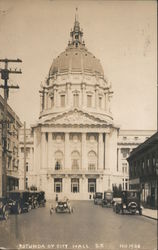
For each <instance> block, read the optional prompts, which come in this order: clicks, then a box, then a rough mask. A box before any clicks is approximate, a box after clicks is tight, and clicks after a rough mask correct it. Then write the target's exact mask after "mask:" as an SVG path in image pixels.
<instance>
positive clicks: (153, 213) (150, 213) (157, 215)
mask: <svg viewBox="0 0 158 250" xmlns="http://www.w3.org/2000/svg"><path fill="white" fill-rule="evenodd" d="M142 215H143V216H145V217H148V218H151V219H154V220H158V210H156V209H155V210H154V209H149V208H143V210H142Z"/></svg>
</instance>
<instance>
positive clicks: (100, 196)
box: [93, 192, 103, 205]
mask: <svg viewBox="0 0 158 250" xmlns="http://www.w3.org/2000/svg"><path fill="white" fill-rule="evenodd" d="M93 198H94V204H95V205H102V199H103V193H101V192H96V193H95V194H94V197H93Z"/></svg>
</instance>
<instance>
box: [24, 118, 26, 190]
mask: <svg viewBox="0 0 158 250" xmlns="http://www.w3.org/2000/svg"><path fill="white" fill-rule="evenodd" d="M25 189H26V122H24V190H25Z"/></svg>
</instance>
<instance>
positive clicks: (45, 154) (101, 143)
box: [39, 132, 109, 170]
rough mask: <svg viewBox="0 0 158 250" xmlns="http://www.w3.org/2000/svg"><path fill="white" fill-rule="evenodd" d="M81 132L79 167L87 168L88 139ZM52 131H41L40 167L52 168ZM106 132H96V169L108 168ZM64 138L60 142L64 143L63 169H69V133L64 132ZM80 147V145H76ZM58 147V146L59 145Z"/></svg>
mask: <svg viewBox="0 0 158 250" xmlns="http://www.w3.org/2000/svg"><path fill="white" fill-rule="evenodd" d="M80 134H81V148H80V149H79V152H80V162H81V164H80V166H81V167H80V169H83V170H88V152H87V147H88V144H87V143H88V141H87V133H86V132H83V133H80ZM52 135H53V133H52V132H41V142H40V154H39V157H40V168H41V169H43V168H45V169H47V168H49V169H50V168H53V169H54V166H52V154H53V152H54V151H53V147H54V145H53V144H54V141H53V139H52ZM108 136H109V135H108V134H105V135H104V133H98V140H97V148H96V151H97V152H96V155H97V166H96V169H98V170H104V169H106V168H108V165H109V162H108ZM64 138H65V140H64V141H63V142H62V145H64V147H63V148H64V152H63V154H64V164H63V165H64V169H71V152H70V150H71V149H70V143H71V142H70V133H69V132H65V133H64ZM78 147H80V146H78ZM59 149H60V146H59Z"/></svg>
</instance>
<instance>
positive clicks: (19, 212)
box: [17, 204, 22, 214]
mask: <svg viewBox="0 0 158 250" xmlns="http://www.w3.org/2000/svg"><path fill="white" fill-rule="evenodd" d="M21 212H22V210H21V207H20V204H18V206H17V214H21Z"/></svg>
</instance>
